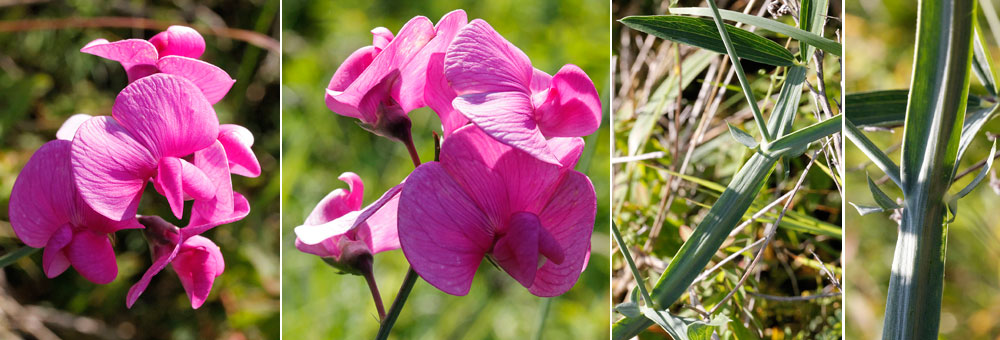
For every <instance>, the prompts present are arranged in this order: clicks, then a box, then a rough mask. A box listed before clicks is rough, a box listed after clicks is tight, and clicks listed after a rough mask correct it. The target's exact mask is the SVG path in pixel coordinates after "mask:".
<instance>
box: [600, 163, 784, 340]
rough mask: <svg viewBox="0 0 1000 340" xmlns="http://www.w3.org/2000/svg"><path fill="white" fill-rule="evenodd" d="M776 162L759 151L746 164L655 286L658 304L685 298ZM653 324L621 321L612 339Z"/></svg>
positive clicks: (627, 320) (640, 321)
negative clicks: (688, 289)
mask: <svg viewBox="0 0 1000 340" xmlns="http://www.w3.org/2000/svg"><path fill="white" fill-rule="evenodd" d="M776 161H777V158H774V157H770V156H766V155H764V154H763V153H760V152H757V153H754V154H753V156H751V157H750V159H749V160H747V162H746V163H745V164H743V167H742V168H741V169H740V171H739V172H737V173H736V175H735V176H734V177H733V180H732V182H730V183H729V185H728V186H727V187H726V190H725V191H723V192H722V195H720V196H719V199H718V200H716V201H715V204H714V205H712V209H710V210H709V211H708V214H707V215H705V218H704V219H702V221H701V223H699V224H698V227H697V228H695V229H694V232H692V234H691V236H690V237H689V238H688V240H687V241H686V242H684V244H683V245H682V246H681V249H680V250H679V251H678V252H677V254H675V255H674V257H673V259H672V260H671V261H670V264H669V265H667V269H666V270H665V271H664V272H663V275H661V276H660V278H659V280H658V281H657V282H656V285H654V286H653V290H652V292H651V295H652V296H653V300H655V302H656V303H657V305H659V306H670V305H671V304H673V303H674V302H675V301H677V299H679V298H680V297H681V296H682V295H684V293H685V292H686V290H687V288H688V286H690V285H691V283H692V282H693V281H694V279H695V278H696V277H697V276H698V275H699V274H700V273H701V270H703V269H704V268H705V266H706V265H707V264H708V262H709V261H711V259H712V256H713V255H714V254H715V253H716V252H717V251H719V247H721V246H722V243H723V242H725V240H726V239H727V238H728V237H729V233H730V232H731V231H732V230H733V228H735V227H736V224H737V223H739V222H740V220H741V219H742V218H743V214H744V213H745V212H746V211H747V209H748V208H749V207H750V205H751V204H752V202H753V201H754V198H755V197H757V194H758V193H759V192H760V189H761V187H763V185H764V182H766V181H767V178H768V176H769V175H770V173H771V170H772V169H773V168H774V164H775V162H776ZM651 324H652V321H650V320H649V319H646V318H624V319H621V320H619V321H618V322H616V323H615V325H614V326H613V327H612V331H611V333H612V338H613V339H617V340H623V339H628V338H631V337H633V336H635V335H636V334H638V333H639V332H640V331H642V330H643V329H645V328H646V327H649V326H650V325H651Z"/></svg>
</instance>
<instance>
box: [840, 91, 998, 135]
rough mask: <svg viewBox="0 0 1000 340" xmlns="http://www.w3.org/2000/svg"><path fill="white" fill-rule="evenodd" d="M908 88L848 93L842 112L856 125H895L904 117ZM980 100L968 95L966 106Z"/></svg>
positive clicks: (977, 105) (900, 123) (972, 105)
mask: <svg viewBox="0 0 1000 340" xmlns="http://www.w3.org/2000/svg"><path fill="white" fill-rule="evenodd" d="M909 92H910V91H909V90H880V91H872V92H860V93H851V94H848V95H847V97H846V98H845V99H844V101H845V102H846V103H845V104H844V114H846V115H847V119H849V120H850V121H851V122H852V123H854V124H855V125H857V126H858V127H865V126H878V127H896V126H901V125H903V121H904V120H905V119H906V101H907V97H908V96H909ZM981 103H982V100H981V99H980V98H979V97H976V96H969V98H968V102H967V105H968V107H979V105H981Z"/></svg>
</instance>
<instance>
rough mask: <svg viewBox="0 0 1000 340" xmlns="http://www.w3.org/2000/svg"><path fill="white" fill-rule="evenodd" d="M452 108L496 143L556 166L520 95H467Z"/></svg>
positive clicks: (528, 104)
mask: <svg viewBox="0 0 1000 340" xmlns="http://www.w3.org/2000/svg"><path fill="white" fill-rule="evenodd" d="M452 105H454V106H455V109H456V110H458V111H460V112H462V113H463V114H465V117H467V118H469V120H471V121H472V123H474V124H476V126H478V127H479V128H481V129H483V131H484V132H486V134H488V135H490V136H492V137H493V138H495V139H496V140H497V141H499V142H501V143H503V144H506V145H509V146H511V147H513V148H515V149H519V150H521V151H524V152H527V153H528V154H530V155H532V156H534V157H536V158H538V159H540V160H542V161H545V162H549V163H552V164H558V163H559V160H557V159H556V158H555V156H553V155H552V152H551V151H549V149H548V144H547V143H546V141H545V137H544V136H542V133H541V132H540V131H539V130H538V128H537V127H536V126H535V120H534V118H532V112H531V98H529V97H528V95H526V94H524V93H520V92H496V93H484V94H469V95H464V96H459V97H457V98H455V101H454V102H452Z"/></svg>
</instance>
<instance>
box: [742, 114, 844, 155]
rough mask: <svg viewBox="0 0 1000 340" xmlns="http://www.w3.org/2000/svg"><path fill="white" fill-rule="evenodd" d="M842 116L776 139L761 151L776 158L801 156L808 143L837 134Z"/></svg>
mask: <svg viewBox="0 0 1000 340" xmlns="http://www.w3.org/2000/svg"><path fill="white" fill-rule="evenodd" d="M843 116H844V115H836V116H833V117H830V118H827V119H825V120H823V121H821V122H818V123H816V124H813V125H809V126H807V127H804V128H802V129H800V130H798V131H795V132H792V133H790V134H788V135H786V136H783V137H781V138H778V139H777V140H775V141H774V142H773V143H771V144H770V145H766V146H764V147H762V148H761V149H764V150H763V151H764V152H765V153H767V154H770V155H773V156H775V157H777V156H786V155H796V154H802V152H804V151H805V148H806V147H807V146H808V145H809V143H812V142H815V141H817V140H819V139H820V138H823V137H826V136H829V135H832V134H834V133H838V132H840V130H841V118H842V117H843Z"/></svg>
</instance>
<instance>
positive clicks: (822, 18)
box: [797, 0, 840, 61]
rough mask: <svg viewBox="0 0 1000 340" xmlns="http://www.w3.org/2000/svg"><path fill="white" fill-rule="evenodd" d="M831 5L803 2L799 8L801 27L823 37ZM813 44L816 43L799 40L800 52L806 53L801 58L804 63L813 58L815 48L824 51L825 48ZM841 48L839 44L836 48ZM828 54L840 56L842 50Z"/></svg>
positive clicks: (814, 0)
mask: <svg viewBox="0 0 1000 340" xmlns="http://www.w3.org/2000/svg"><path fill="white" fill-rule="evenodd" d="M829 5H830V4H829V0H802V3H801V4H800V6H799V27H801V28H802V29H803V30H805V31H809V32H811V33H813V34H815V35H816V36H818V37H822V36H823V26H824V24H825V23H826V12H827V11H828V9H829ZM797 39H798V38H797ZM813 44H815V42H813V43H810V42H809V41H806V40H803V39H799V45H800V48H799V50H801V51H805V53H802V55H801V56H800V58H802V60H803V61H808V60H809V58H810V57H812V54H813V47H814V46H815V47H819V48H820V49H823V47H821V46H818V45H813ZM839 46H840V44H837V46H835V47H839ZM824 51H825V50H824ZM827 52H829V53H833V54H835V55H837V56H840V54H839V53H840V50H837V51H836V52H834V51H827Z"/></svg>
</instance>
